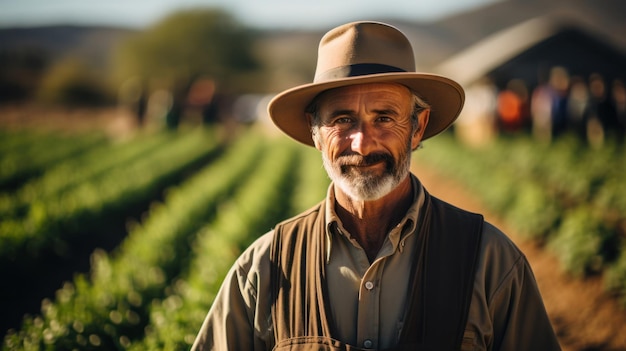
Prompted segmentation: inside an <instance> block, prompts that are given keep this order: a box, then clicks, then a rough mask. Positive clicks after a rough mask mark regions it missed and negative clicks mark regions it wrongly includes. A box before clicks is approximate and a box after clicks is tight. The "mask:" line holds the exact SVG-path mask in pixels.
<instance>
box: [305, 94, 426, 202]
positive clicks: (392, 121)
mask: <svg viewBox="0 0 626 351" xmlns="http://www.w3.org/2000/svg"><path fill="white" fill-rule="evenodd" d="M412 110H413V99H412V95H411V93H410V91H409V89H408V88H406V87H404V86H402V85H399V84H390V83H374V84H362V85H352V86H347V87H342V88H337V89H332V90H329V91H327V92H324V93H323V94H322V95H321V96H320V97H319V100H318V116H319V122H320V123H319V128H316V127H314V136H313V139H314V141H315V145H316V147H317V148H318V149H319V150H320V151H321V152H322V159H323V161H324V167H325V168H326V171H327V172H328V175H329V177H330V178H331V180H332V181H333V182H334V183H335V185H337V186H338V187H339V189H340V190H342V191H343V192H345V193H346V194H347V195H348V196H350V197H351V198H352V199H354V200H359V201H371V200H376V199H378V198H381V197H382V196H384V195H386V194H388V193H389V192H390V191H391V190H393V189H394V188H395V187H396V186H397V185H398V184H399V183H400V182H401V181H402V180H404V179H405V178H406V177H407V176H408V174H409V169H410V164H411V151H412V150H413V149H415V148H416V147H417V145H418V144H419V142H420V141H421V137H422V134H423V130H424V127H425V125H426V123H427V119H428V118H427V116H428V112H427V111H425V112H422V114H421V115H420V118H419V126H420V127H419V128H418V130H413V128H412V123H411V113H412ZM309 118H311V117H309Z"/></svg>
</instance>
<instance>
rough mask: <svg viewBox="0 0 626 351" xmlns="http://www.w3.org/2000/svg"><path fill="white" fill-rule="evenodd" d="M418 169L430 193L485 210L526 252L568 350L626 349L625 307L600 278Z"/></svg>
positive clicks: (455, 187) (456, 188)
mask: <svg viewBox="0 0 626 351" xmlns="http://www.w3.org/2000/svg"><path fill="white" fill-rule="evenodd" d="M414 172H415V174H416V175H417V176H418V177H419V178H420V180H421V181H422V183H423V184H424V186H425V187H426V188H427V189H428V191H429V192H430V193H431V194H433V195H435V196H437V197H439V198H441V199H443V200H446V201H448V202H450V203H452V204H454V205H456V206H459V207H461V208H464V209H467V210H470V211H474V212H479V213H482V214H483V215H484V216H485V218H486V219H487V220H488V221H489V222H491V223H492V224H494V225H496V226H497V227H499V228H500V229H502V230H503V231H504V232H505V233H507V234H508V235H509V236H510V237H511V238H512V239H513V240H514V241H515V243H516V244H517V245H518V246H519V247H520V249H521V250H522V251H523V252H524V253H525V254H526V256H527V257H528V260H529V262H530V264H531V266H532V268H533V270H534V273H535V276H536V279H537V282H538V284H539V289H540V291H541V294H542V296H543V298H544V302H545V304H546V309H547V310H548V314H549V315H550V319H551V320H552V323H553V325H554V328H555V330H556V332H557V335H558V337H559V340H560V342H561V346H562V347H563V350H564V351H595V350H611V351H617V350H626V312H625V311H620V307H619V305H618V303H617V302H616V301H615V300H614V299H611V298H610V297H608V296H607V295H606V294H604V293H603V288H602V282H601V280H600V279H599V278H593V279H586V280H584V281H582V280H577V279H573V278H571V277H569V276H567V274H565V273H564V272H563V271H562V270H561V269H560V267H559V263H558V261H557V260H556V258H555V256H554V255H552V254H550V253H549V252H548V251H545V250H542V249H541V248H539V247H537V246H536V245H534V244H532V243H530V242H527V241H522V240H521V239H520V238H519V237H517V236H516V234H515V233H514V232H513V231H511V230H510V229H509V228H508V227H507V226H506V225H505V224H504V223H503V222H502V221H501V220H499V219H498V218H497V217H495V216H494V215H493V214H490V213H488V212H486V211H485V210H484V209H483V206H481V204H480V202H479V201H478V199H477V198H475V197H474V196H472V195H471V194H470V193H469V192H468V191H467V190H465V189H464V188H463V187H462V186H460V185H459V184H458V183H456V182H454V181H451V180H449V179H445V178H443V177H440V176H439V175H438V174H437V173H435V172H434V171H433V170H430V169H427V168H423V169H422V168H420V169H415V170H414Z"/></svg>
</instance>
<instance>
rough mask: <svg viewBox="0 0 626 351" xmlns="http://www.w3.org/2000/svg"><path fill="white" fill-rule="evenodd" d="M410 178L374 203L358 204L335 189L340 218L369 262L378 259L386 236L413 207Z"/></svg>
mask: <svg viewBox="0 0 626 351" xmlns="http://www.w3.org/2000/svg"><path fill="white" fill-rule="evenodd" d="M412 191H413V190H412V185H411V178H410V177H408V176H407V177H406V179H405V180H403V181H402V182H401V183H400V184H399V185H398V186H397V187H396V188H395V189H393V190H392V191H391V192H390V193H389V194H387V195H385V196H383V197H382V198H380V199H377V200H373V201H362V200H355V199H352V198H351V197H349V196H348V195H347V194H345V193H344V192H342V191H341V190H340V189H339V188H338V187H335V198H336V201H337V215H338V216H339V218H340V219H341V222H342V223H343V225H344V227H345V228H346V230H348V231H349V232H350V234H351V235H352V236H353V237H354V238H355V239H356V240H357V241H358V242H359V244H361V246H362V247H363V249H364V250H365V253H366V254H367V257H368V259H369V260H370V262H372V261H373V260H374V258H376V256H377V254H378V251H380V248H381V247H382V245H383V242H384V241H385V238H386V237H387V233H388V232H389V231H390V230H391V228H393V227H394V226H396V225H397V224H398V223H399V222H400V221H401V220H402V218H403V217H404V215H405V214H406V212H407V211H408V209H409V207H410V206H411V203H412V199H413V196H412Z"/></svg>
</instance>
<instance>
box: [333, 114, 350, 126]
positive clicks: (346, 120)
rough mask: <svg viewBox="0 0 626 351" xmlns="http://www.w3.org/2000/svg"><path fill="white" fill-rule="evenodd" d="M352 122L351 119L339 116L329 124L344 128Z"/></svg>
mask: <svg viewBox="0 0 626 351" xmlns="http://www.w3.org/2000/svg"><path fill="white" fill-rule="evenodd" d="M352 122H353V119H352V118H350V117H348V116H340V117H337V118H335V119H333V120H332V121H331V124H333V125H337V126H345V125H348V124H352Z"/></svg>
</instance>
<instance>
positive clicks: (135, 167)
mask: <svg viewBox="0 0 626 351" xmlns="http://www.w3.org/2000/svg"><path fill="white" fill-rule="evenodd" d="M181 133H182V132H181ZM162 144H164V145H165V147H160V148H158V149H155V151H156V152H150V153H148V154H144V155H143V156H142V157H139V158H135V159H134V160H133V161H132V162H128V163H126V164H124V165H122V166H121V167H111V168H110V169H109V170H107V172H104V173H101V174H98V175H97V176H94V177H92V178H89V179H84V178H82V179H80V180H79V181H76V182H74V183H75V185H74V186H73V187H71V188H70V189H67V191H62V192H57V193H55V194H54V195H53V196H45V195H43V196H41V197H35V198H31V202H30V203H29V204H28V207H27V210H26V213H24V214H23V215H21V216H20V215H17V216H16V217H10V218H3V219H2V221H1V222H0V262H3V263H9V264H11V263H15V262H17V261H19V260H29V259H37V258H38V257H39V256H41V255H42V252H46V251H50V250H52V251H53V252H54V253H55V254H57V255H61V256H63V255H64V254H67V252H68V251H69V250H71V249H72V242H73V241H74V240H78V239H79V238H80V237H81V236H84V235H85V231H86V230H89V228H92V229H93V228H94V227H95V226H96V224H97V223H99V219H105V218H107V217H108V215H111V214H116V213H118V214H124V213H126V212H128V210H129V208H131V207H133V206H137V205H138V204H141V203H145V202H147V201H149V200H150V199H151V198H154V197H155V196H158V192H159V191H160V190H161V189H162V188H163V187H165V186H167V185H168V184H171V183H172V181H173V180H175V179H176V178H178V177H180V176H182V175H184V173H185V172H187V171H189V170H190V169H192V168H194V167H197V166H198V165H199V164H201V163H202V162H205V161H206V158H207V155H210V154H211V153H213V152H214V151H215V150H216V149H217V146H218V145H217V142H216V141H215V133H213V132H212V131H207V130H203V129H198V130H195V131H189V132H185V133H184V135H180V136H177V135H172V136H171V137H170V138H168V140H165V141H162ZM44 151H45V150H42V152H44ZM94 156H97V155H94ZM68 162H71V161H68ZM90 162H92V163H98V162H99V160H98V159H97V158H90ZM59 167H64V166H59ZM87 167H89V166H87ZM56 169H58V168H55V169H54V170H53V171H52V172H53V173H54V172H55V170H56ZM76 173H77V174H80V171H77V172H76ZM63 175H64V176H67V177H71V172H69V173H67V172H66V173H63ZM43 178H46V176H43ZM43 178H42V179H43ZM79 178H80V176H79ZM46 179H47V178H46ZM25 191H26V190H25ZM19 196H21V195H18V198H19ZM18 202H19V200H18ZM9 207H10V206H9ZM100 222H102V220H100ZM102 225H103V226H104V225H105V224H102Z"/></svg>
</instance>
